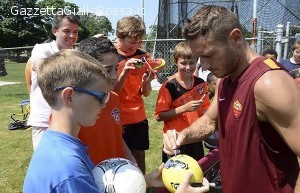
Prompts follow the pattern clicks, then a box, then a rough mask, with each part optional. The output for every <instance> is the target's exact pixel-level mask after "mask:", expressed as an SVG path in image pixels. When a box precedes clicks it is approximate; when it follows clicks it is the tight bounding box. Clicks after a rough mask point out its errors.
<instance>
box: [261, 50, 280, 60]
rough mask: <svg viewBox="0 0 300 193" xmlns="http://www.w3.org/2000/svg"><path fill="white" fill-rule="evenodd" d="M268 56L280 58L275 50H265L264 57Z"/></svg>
mask: <svg viewBox="0 0 300 193" xmlns="http://www.w3.org/2000/svg"><path fill="white" fill-rule="evenodd" d="M267 54H271V55H275V56H276V58H277V56H278V54H277V52H276V51H275V50H273V49H265V50H264V51H263V53H262V55H263V56H266V55H267Z"/></svg>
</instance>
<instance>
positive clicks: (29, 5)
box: [0, 0, 114, 47]
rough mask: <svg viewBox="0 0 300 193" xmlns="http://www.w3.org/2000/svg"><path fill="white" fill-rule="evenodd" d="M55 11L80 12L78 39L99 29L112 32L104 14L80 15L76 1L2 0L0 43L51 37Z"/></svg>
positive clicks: (25, 42) (29, 42) (25, 43)
mask: <svg viewBox="0 0 300 193" xmlns="http://www.w3.org/2000/svg"><path fill="white" fill-rule="evenodd" d="M42 9H44V10H45V9H47V12H46V13H43V14H42V13H41V10H42ZM30 10H31V11H30ZM36 10H39V11H38V12H36ZM57 11H60V14H62V11H64V13H66V14H70V13H72V14H76V15H78V16H79V18H80V20H81V22H80V26H79V40H78V41H80V40H82V39H85V38H87V37H90V36H93V35H95V34H98V33H104V34H105V35H108V34H109V33H111V34H113V33H114V30H113V29H112V26H111V22H110V21H109V20H108V18H107V17H105V16H96V15H94V14H89V15H88V16H87V15H80V13H79V11H80V9H79V7H78V6H77V5H76V4H74V3H70V2H65V1H64V0H40V1H38V0H1V1H0V47H22V46H32V45H34V44H36V43H41V42H43V41H45V40H46V39H54V38H55V37H54V36H53V34H52V33H51V28H52V26H51V22H52V19H53V14H55V13H56V12H57Z"/></svg>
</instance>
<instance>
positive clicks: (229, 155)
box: [163, 5, 300, 193]
mask: <svg viewBox="0 0 300 193" xmlns="http://www.w3.org/2000/svg"><path fill="white" fill-rule="evenodd" d="M241 31H242V27H241V25H240V23H239V20H238V18H237V17H236V15H235V14H234V13H232V12H231V11H230V10H227V9H226V8H224V7H220V6H213V5H210V6H205V7H203V8H201V9H200V10H199V11H198V12H197V13H196V15H195V16H194V17H193V18H192V20H190V21H188V23H187V26H186V27H185V28H184V30H183V35H184V36H185V37H186V39H187V40H188V41H189V43H190V46H191V48H192V51H193V52H194V53H195V54H196V55H197V56H199V57H200V60H201V64H202V67H203V68H204V70H210V71H211V72H212V73H213V74H214V75H215V76H216V77H218V78H221V79H220V81H219V84H218V90H217V91H216V94H215V98H214V100H213V102H212V104H211V106H210V107H209V109H208V110H207V111H206V113H205V115H203V116H202V117H201V118H199V119H198V120H197V121H196V122H194V124H192V125H191V126H190V127H189V128H188V129H184V130H183V131H181V132H178V133H177V135H178V136H177V140H176V141H175V138H174V135H173V133H172V132H167V133H165V134H164V136H163V137H164V145H165V147H164V150H165V152H166V153H169V154H173V149H176V148H177V147H178V146H180V145H182V144H186V143H192V142H195V141H199V140H203V139H205V138H207V137H208V136H209V135H210V134H211V133H212V132H213V130H214V127H215V124H216V121H218V130H219V146H220V168H221V179H222V192H223V193H241V192H242V193H278V192H280V193H292V192H300V179H299V164H298V160H297V156H298V157H299V156H300V138H299V136H300V89H299V88H297V85H296V84H295V82H294V80H293V79H292V78H291V77H290V76H289V75H288V74H287V73H286V72H285V71H284V70H282V68H281V66H280V64H278V63H276V62H275V61H273V60H271V59H267V58H265V57H261V56H259V55H258V54H256V53H255V52H254V51H253V50H252V49H251V48H250V47H249V45H247V43H246V41H245V39H244V37H243V35H242V32H241Z"/></svg>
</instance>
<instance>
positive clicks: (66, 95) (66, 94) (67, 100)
mask: <svg viewBox="0 0 300 193" xmlns="http://www.w3.org/2000/svg"><path fill="white" fill-rule="evenodd" d="M73 93H74V90H73V89H72V88H71V87H67V88H65V89H64V90H63V91H62V93H61V97H62V100H63V103H64V104H65V105H66V106H69V105H70V104H71V103H72V96H73Z"/></svg>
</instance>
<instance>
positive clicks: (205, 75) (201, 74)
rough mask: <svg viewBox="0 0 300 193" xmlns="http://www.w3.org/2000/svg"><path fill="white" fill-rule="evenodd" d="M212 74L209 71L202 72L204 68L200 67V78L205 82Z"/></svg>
mask: <svg viewBox="0 0 300 193" xmlns="http://www.w3.org/2000/svg"><path fill="white" fill-rule="evenodd" d="M209 73H210V71H209V70H204V71H203V70H202V66H200V68H199V71H198V77H199V78H202V79H203V80H204V81H205V82H207V76H208V74H209Z"/></svg>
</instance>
